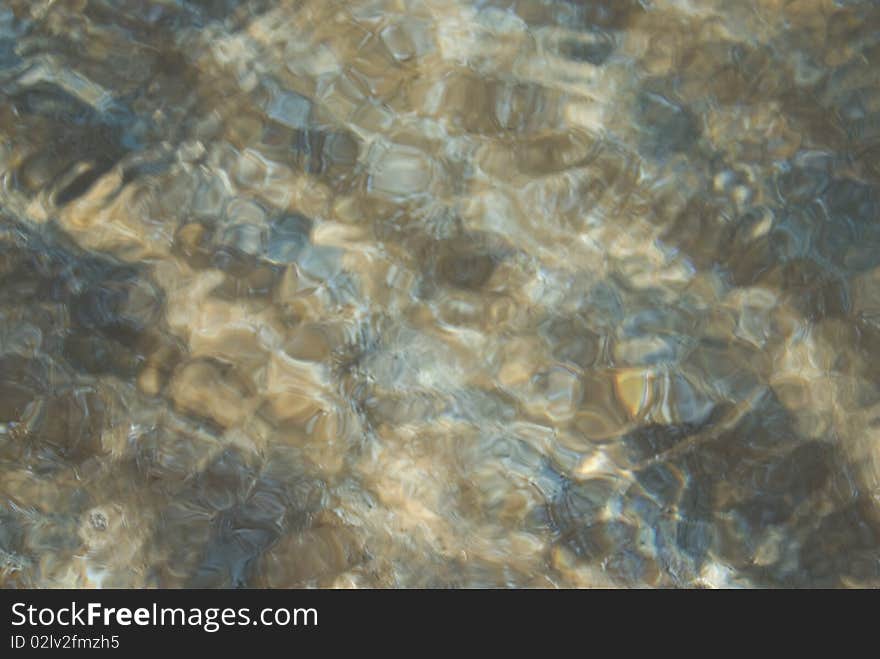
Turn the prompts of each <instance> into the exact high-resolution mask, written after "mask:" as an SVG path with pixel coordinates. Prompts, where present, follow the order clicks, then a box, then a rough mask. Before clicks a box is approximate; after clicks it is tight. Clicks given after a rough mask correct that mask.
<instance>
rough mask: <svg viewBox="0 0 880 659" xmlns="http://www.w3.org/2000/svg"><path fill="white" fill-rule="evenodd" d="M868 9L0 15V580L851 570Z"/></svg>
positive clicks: (877, 360)
mask: <svg viewBox="0 0 880 659" xmlns="http://www.w3.org/2000/svg"><path fill="white" fill-rule="evenodd" d="M878 158H880V8H878V7H877V5H876V3H874V2H870V1H867V0H866V1H858V0H849V1H845V0H838V1H832V0H743V1H741V2H726V1H723V0H689V1H688V0H651V1H648V0H644V1H642V2H638V1H636V0H584V1H573V0H572V1H563V0H552V1H551V0H491V1H490V0H479V1H476V0H475V1H467V0H372V1H371V0H356V1H352V2H330V1H328V0H297V1H285V0H274V1H270V0H254V1H242V2H236V1H234V0H216V1H210V0H200V1H195V0H193V1H187V0H55V1H51V0H0V584H2V585H5V586H7V587H34V586H36V587H59V586H67V587H99V586H103V587H114V586H116V587H118V586H124V587H163V588H178V587H242V586H244V587H248V586H258V587H300V586H324V587H593V586H622V587H636V586H638V587H645V586H647V587H664V586H680V587H697V586H700V587H705V586H710V587H730V586H746V587H768V586H769V587H779V586H797V587H804V586H809V587H844V586H846V587H866V586H877V585H880V390H878V386H877V383H878V378H880V370H878V365H880V288H875V286H880V222H878V209H880V166H878Z"/></svg>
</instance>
